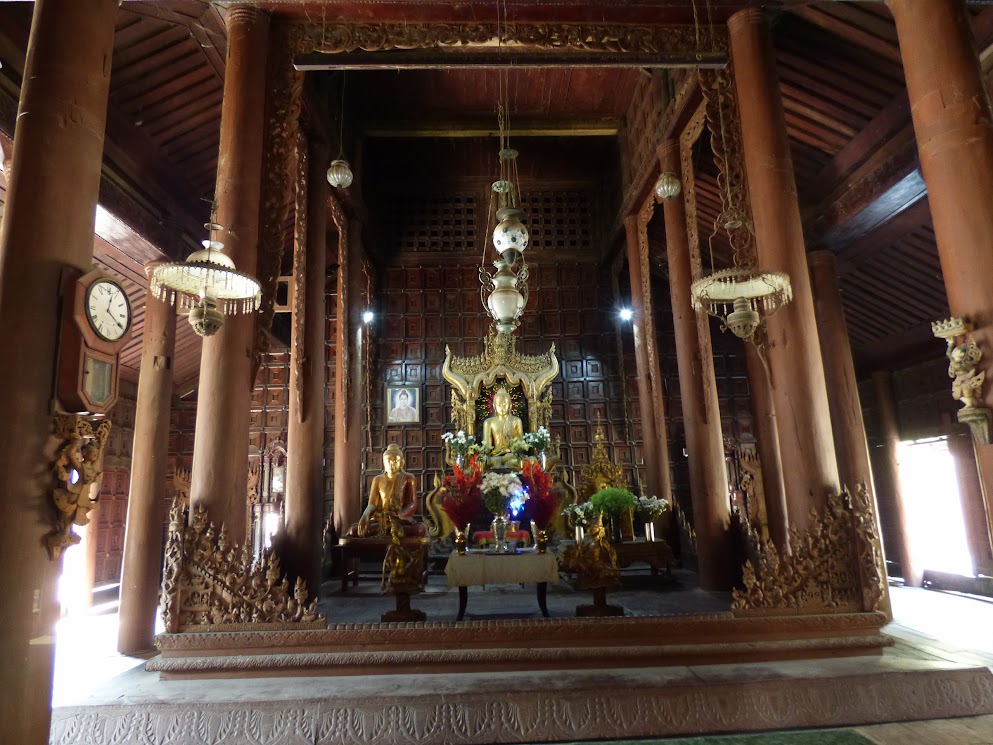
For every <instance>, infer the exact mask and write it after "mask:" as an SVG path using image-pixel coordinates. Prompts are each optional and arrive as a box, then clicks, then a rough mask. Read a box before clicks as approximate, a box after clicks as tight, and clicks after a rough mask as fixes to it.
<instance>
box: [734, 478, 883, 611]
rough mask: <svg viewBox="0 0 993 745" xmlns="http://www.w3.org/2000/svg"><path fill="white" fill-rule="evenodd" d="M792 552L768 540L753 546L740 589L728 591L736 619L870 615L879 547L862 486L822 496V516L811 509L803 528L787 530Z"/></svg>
mask: <svg viewBox="0 0 993 745" xmlns="http://www.w3.org/2000/svg"><path fill="white" fill-rule="evenodd" d="M790 548H791V549H792V553H788V554H787V553H784V552H781V551H780V550H779V549H778V548H777V547H776V545H775V544H774V543H773V542H772V541H770V540H765V541H760V542H758V543H757V545H755V546H754V549H755V551H756V552H757V554H758V560H757V561H756V562H754V563H753V562H752V561H747V562H746V563H745V566H744V583H745V589H744V590H734V591H733V596H734V603H733V604H732V609H733V611H734V613H735V615H736V616H738V615H766V614H772V615H778V614H791V613H796V614H801V615H803V614H811V613H839V612H866V613H869V612H873V611H877V610H879V609H880V607H881V605H882V601H883V597H884V594H885V588H886V572H885V570H884V569H883V553H882V544H881V542H880V539H879V531H878V529H877V528H876V519H875V512H874V509H873V506H872V497H871V495H870V494H869V492H868V490H867V489H866V486H865V484H859V487H858V488H857V489H856V490H855V491H854V492H853V493H849V492H848V491H847V490H843V491H842V492H841V494H834V495H831V496H829V497H828V502H827V505H826V506H825V508H824V512H823V514H818V513H817V511H816V510H811V519H810V523H809V525H808V527H807V529H806V530H805V531H804V532H803V533H800V532H798V531H797V530H796V529H795V528H792V529H791V530H790Z"/></svg>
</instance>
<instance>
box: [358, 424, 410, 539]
mask: <svg viewBox="0 0 993 745" xmlns="http://www.w3.org/2000/svg"><path fill="white" fill-rule="evenodd" d="M404 466H406V461H405V460H404V457H403V451H402V450H400V448H399V446H397V445H396V443H390V445H389V447H387V448H386V450H384V451H383V473H381V474H379V475H378V476H376V477H375V478H374V479H373V480H372V485H371V486H370V487H369V503H368V504H367V505H366V508H365V511H364V512H363V513H362V517H361V518H359V521H358V523H357V524H355V525H353V526H352V528H351V529H350V530H349V531H348V534H349V535H353V536H354V535H357V536H359V537H371V536H383V537H388V536H389V533H390V526H391V524H394V523H397V524H399V525H400V526H401V528H402V530H403V532H404V534H406V535H408V536H422V535H424V532H425V529H424V525H422V524H421V523H419V522H417V521H415V520H414V519H413V518H414V513H415V512H416V511H417V491H416V488H415V485H414V477H413V476H411V475H410V474H409V473H407V472H406V471H404V470H403V469H404Z"/></svg>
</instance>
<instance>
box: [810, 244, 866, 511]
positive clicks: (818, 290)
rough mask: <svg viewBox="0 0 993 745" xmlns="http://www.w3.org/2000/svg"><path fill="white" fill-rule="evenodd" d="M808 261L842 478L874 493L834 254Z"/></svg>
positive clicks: (812, 254) (822, 253)
mask: <svg viewBox="0 0 993 745" xmlns="http://www.w3.org/2000/svg"><path fill="white" fill-rule="evenodd" d="M807 263H808V264H809V266H810V282H811V286H812V289H813V292H814V311H815V312H816V315H817V332H818V335H819V338H820V341H821V349H822V350H823V359H824V378H825V381H826V383H827V388H828V403H829V404H830V409H831V431H832V433H833V434H834V447H835V452H836V453H837V455H838V474H839V476H840V477H841V483H842V484H843V485H844V486H847V487H848V488H849V489H850V490H853V489H855V488H856V487H857V486H858V483H859V482H865V484H866V486H867V487H868V488H869V490H870V493H872V492H873V487H872V466H870V465H869V446H868V444H867V443H866V439H865V423H864V422H863V421H862V404H861V402H860V401H859V389H858V381H857V380H856V379H855V363H854V362H853V361H852V348H851V345H850V344H849V341H848V327H847V326H846V325H845V311H844V308H842V306H841V291H840V290H839V289H838V270H837V262H836V260H835V256H834V252H833V251H824V250H822V251H811V252H809V253H808V254H807Z"/></svg>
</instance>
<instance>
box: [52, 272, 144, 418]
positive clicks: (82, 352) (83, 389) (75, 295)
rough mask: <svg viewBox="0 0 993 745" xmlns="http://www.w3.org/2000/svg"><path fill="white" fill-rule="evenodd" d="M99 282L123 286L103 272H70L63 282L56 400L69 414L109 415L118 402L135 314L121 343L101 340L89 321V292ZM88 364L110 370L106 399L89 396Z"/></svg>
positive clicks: (130, 315) (132, 312)
mask: <svg viewBox="0 0 993 745" xmlns="http://www.w3.org/2000/svg"><path fill="white" fill-rule="evenodd" d="M99 280H110V281H112V282H114V283H116V284H119V285H120V284H121V282H120V280H119V279H117V278H115V277H114V276H112V275H111V274H108V273H107V272H104V271H102V270H100V269H94V270H92V271H90V272H87V273H86V274H82V275H80V274H79V273H78V272H75V271H74V272H69V271H67V272H66V276H65V277H64V279H63V293H62V320H61V335H60V342H59V362H58V372H57V375H56V399H57V402H58V404H59V406H60V407H61V408H62V409H63V410H64V411H66V412H71V413H89V414H106V413H107V412H108V411H109V410H110V409H111V407H113V405H114V403H115V402H116V401H117V390H118V378H119V376H120V370H119V368H120V354H121V350H122V349H123V348H124V345H125V344H126V343H127V341H128V339H129V338H131V324H132V321H133V315H134V311H133V309H130V311H131V312H129V314H128V326H127V329H125V331H124V334H123V335H122V336H121V338H120V339H118V340H117V341H107V340H106V339H102V338H101V337H100V336H99V335H98V334H97V332H96V331H95V330H94V329H93V327H92V326H90V323H89V320H88V319H87V317H86V295H87V292H88V291H89V288H90V286H91V285H93V284H94V283H95V282H97V281H99ZM122 287H123V285H122ZM126 296H127V293H126V292H125V297H126ZM129 306H130V302H129ZM88 362H89V363H90V365H91V368H96V367H98V366H101V365H109V366H110V370H109V389H108V390H107V396H106V397H104V398H103V399H102V400H94V397H93V396H91V395H90V393H89V392H88V385H87V384H88V381H87V375H90V374H93V373H92V369H91V370H89V371H88V370H87V364H88ZM102 369H104V370H106V369H107V368H102Z"/></svg>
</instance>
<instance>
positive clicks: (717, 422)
mask: <svg viewBox="0 0 993 745" xmlns="http://www.w3.org/2000/svg"><path fill="white" fill-rule="evenodd" d="M659 159H660V161H661V164H662V170H663V171H671V172H672V173H675V174H676V175H677V176H680V180H682V176H681V165H680V159H679V141H678V140H670V141H669V142H667V143H666V144H665V145H663V146H662V147H661V148H660V149H659ZM683 200H684V198H683V196H682V195H680V196H679V197H676V198H675V199H669V200H666V201H664V202H663V209H664V211H665V242H666V252H667V254H668V261H669V295H670V298H671V300H672V319H673V326H674V328H675V332H676V361H677V363H678V366H679V396H680V399H681V400H682V402H683V427H684V429H685V432H686V450H687V453H688V455H689V467H690V494H691V496H692V499H693V527H694V528H695V529H696V532H697V556H698V558H699V570H700V587H701V588H703V589H704V590H719V589H727V588H728V587H730V586H731V583H732V577H733V567H732V566H731V547H730V535H729V534H728V527H729V525H730V519H731V513H730V504H729V501H728V481H727V473H726V471H725V469H724V438H723V435H722V433H721V412H720V408H719V406H718V401H717V378H716V377H715V375H714V353H713V349H712V347H711V342H710V322H709V320H708V317H707V316H706V315H702V314H699V313H697V312H696V311H694V310H693V307H692V302H691V299H690V285H691V284H692V283H693V279H694V277H699V276H700V273H701V269H700V254H699V252H697V253H696V255H695V256H692V257H691V256H690V244H689V237H688V235H687V233H686V206H685V203H684V201H683Z"/></svg>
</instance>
